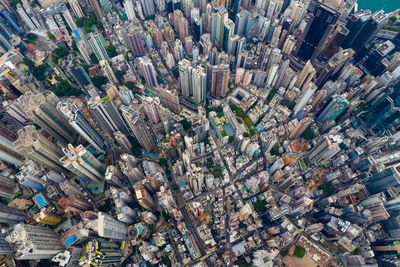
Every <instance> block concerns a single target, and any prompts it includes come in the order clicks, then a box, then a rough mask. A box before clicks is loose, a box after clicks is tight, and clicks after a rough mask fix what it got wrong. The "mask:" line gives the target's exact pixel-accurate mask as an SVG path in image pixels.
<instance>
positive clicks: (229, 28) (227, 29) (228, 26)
mask: <svg viewBox="0 0 400 267" xmlns="http://www.w3.org/2000/svg"><path fill="white" fill-rule="evenodd" d="M234 31H235V23H233V21H232V20H230V19H227V20H226V21H225V22H224V30H223V41H222V49H223V50H224V51H225V52H226V53H228V43H229V40H230V38H231V36H232V35H233V34H234Z"/></svg>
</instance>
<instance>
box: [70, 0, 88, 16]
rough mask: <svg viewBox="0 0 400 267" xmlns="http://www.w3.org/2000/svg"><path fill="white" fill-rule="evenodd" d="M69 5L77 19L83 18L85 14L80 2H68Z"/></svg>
mask: <svg viewBox="0 0 400 267" xmlns="http://www.w3.org/2000/svg"><path fill="white" fill-rule="evenodd" d="M68 3H69V5H70V7H71V9H72V12H73V13H74V15H75V17H77V18H78V19H79V18H83V17H84V16H85V14H84V13H83V11H82V8H81V5H80V4H79V0H68Z"/></svg>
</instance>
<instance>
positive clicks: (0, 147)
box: [0, 124, 23, 166]
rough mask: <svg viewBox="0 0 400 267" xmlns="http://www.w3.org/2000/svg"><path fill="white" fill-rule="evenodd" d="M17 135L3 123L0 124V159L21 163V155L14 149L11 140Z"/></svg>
mask: <svg viewBox="0 0 400 267" xmlns="http://www.w3.org/2000/svg"><path fill="white" fill-rule="evenodd" d="M16 139H17V135H16V134H15V133H14V132H12V131H10V130H9V129H8V128H7V127H5V126H4V125H3V124H0V160H3V161H5V162H8V163H10V164H13V165H16V166H20V165H22V163H23V162H22V155H21V154H20V153H19V152H18V151H17V150H16V149H15V147H14V145H13V142H14V141H15V140H16Z"/></svg>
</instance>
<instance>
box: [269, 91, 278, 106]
mask: <svg viewBox="0 0 400 267" xmlns="http://www.w3.org/2000/svg"><path fill="white" fill-rule="evenodd" d="M277 91H278V88H273V89H272V90H271V91H270V92H269V94H268V96H267V100H266V103H267V104H268V103H269V102H271V100H272V98H274V96H275V94H276V92H277Z"/></svg>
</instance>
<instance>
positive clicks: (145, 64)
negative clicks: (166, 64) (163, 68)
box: [139, 56, 158, 87]
mask: <svg viewBox="0 0 400 267" xmlns="http://www.w3.org/2000/svg"><path fill="white" fill-rule="evenodd" d="M139 66H140V72H141V73H142V75H143V77H144V79H145V80H146V84H147V86H149V87H158V82H157V73H156V70H155V69H154V66H153V63H152V62H151V60H150V58H148V57H146V56H145V57H141V58H139Z"/></svg>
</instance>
